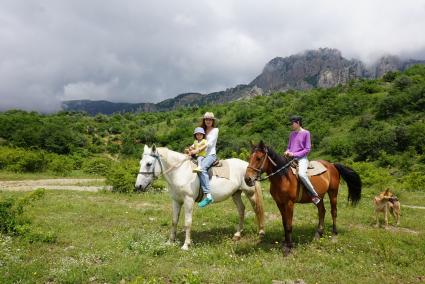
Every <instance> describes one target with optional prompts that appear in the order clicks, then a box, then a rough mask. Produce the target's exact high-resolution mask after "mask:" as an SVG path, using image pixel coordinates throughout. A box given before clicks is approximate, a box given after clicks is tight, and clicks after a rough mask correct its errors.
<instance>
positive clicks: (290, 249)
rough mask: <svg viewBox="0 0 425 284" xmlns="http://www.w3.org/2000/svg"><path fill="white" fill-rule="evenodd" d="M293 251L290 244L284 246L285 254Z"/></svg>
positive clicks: (287, 254)
mask: <svg viewBox="0 0 425 284" xmlns="http://www.w3.org/2000/svg"><path fill="white" fill-rule="evenodd" d="M291 252H292V248H291V247H288V246H284V247H283V256H285V257H286V256H289V255H290V254H291Z"/></svg>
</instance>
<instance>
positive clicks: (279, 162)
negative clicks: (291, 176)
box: [257, 141, 290, 176]
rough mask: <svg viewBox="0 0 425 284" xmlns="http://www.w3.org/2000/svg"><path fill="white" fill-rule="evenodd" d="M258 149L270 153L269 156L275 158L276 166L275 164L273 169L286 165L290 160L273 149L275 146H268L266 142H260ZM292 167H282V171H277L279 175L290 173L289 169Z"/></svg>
mask: <svg viewBox="0 0 425 284" xmlns="http://www.w3.org/2000/svg"><path fill="white" fill-rule="evenodd" d="M257 148H258V149H260V150H262V151H264V152H266V151H267V153H268V154H269V157H270V158H271V159H272V160H273V162H275V163H276V166H273V171H277V170H278V169H280V168H282V167H283V166H285V165H286V164H287V163H288V162H289V161H290V160H289V159H288V158H286V157H285V156H281V155H279V154H277V153H276V152H275V150H273V148H271V147H269V146H266V145H265V144H264V142H262V141H261V142H260V144H259V145H258V146H257ZM289 168H290V167H286V168H284V169H282V170H281V171H280V172H278V173H277V175H278V176H283V175H285V176H286V175H287V174H288V170H289Z"/></svg>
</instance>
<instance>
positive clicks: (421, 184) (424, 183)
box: [402, 171, 425, 191]
mask: <svg viewBox="0 0 425 284" xmlns="http://www.w3.org/2000/svg"><path fill="white" fill-rule="evenodd" d="M402 184H403V187H404V188H405V189H406V190H408V191H425V176H424V174H423V171H413V172H411V173H409V174H408V175H406V176H404V177H403V178H402Z"/></svg>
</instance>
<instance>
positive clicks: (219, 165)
mask: <svg viewBox="0 0 425 284" xmlns="http://www.w3.org/2000/svg"><path fill="white" fill-rule="evenodd" d="M191 166H192V169H195V168H196V167H197V166H198V164H197V161H196V160H191ZM208 176H209V177H210V180H211V179H212V177H213V176H216V177H220V178H226V179H230V168H229V164H228V162H227V161H226V160H216V161H215V162H214V163H213V164H212V166H211V167H210V168H209V169H208Z"/></svg>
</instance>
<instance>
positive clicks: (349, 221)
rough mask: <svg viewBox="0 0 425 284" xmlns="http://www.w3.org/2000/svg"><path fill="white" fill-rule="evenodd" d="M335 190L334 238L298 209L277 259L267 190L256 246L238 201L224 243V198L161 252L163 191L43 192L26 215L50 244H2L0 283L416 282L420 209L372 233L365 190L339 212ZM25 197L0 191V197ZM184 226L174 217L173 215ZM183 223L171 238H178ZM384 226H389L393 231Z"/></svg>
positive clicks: (424, 248) (423, 249)
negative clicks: (288, 242) (238, 233)
mask: <svg viewBox="0 0 425 284" xmlns="http://www.w3.org/2000/svg"><path fill="white" fill-rule="evenodd" d="M346 192H347V190H346V188H345V186H343V187H342V189H341V191H340V196H339V198H338V199H339V200H338V201H339V204H338V205H339V206H338V228H339V235H338V238H337V241H336V242H333V241H332V240H331V238H330V233H331V218H330V209H329V204H328V200H326V199H325V203H326V206H327V215H326V219H325V221H326V231H325V235H324V237H323V238H322V239H321V240H319V241H314V240H313V235H314V231H315V227H316V224H317V211H316V210H315V208H314V206H313V205H312V204H306V205H296V207H295V214H294V228H293V239H294V241H295V242H296V248H295V250H294V252H293V254H291V255H290V256H288V257H283V254H282V251H281V245H280V244H279V243H280V241H281V239H282V237H283V231H282V225H281V220H280V215H279V213H278V210H277V207H276V206H275V204H274V201H273V200H272V198H271V196H270V194H269V193H268V192H267V190H266V191H265V192H264V198H265V207H266V237H265V239H264V240H263V241H262V242H259V240H258V238H257V235H256V234H257V229H256V225H255V221H254V214H253V212H252V209H251V208H250V207H249V205H248V202H247V200H246V199H244V202H245V204H246V207H247V218H246V227H245V231H244V235H243V238H242V240H241V241H239V242H234V241H232V239H231V238H232V236H233V233H234V231H235V226H236V223H237V219H238V218H237V213H236V209H235V207H234V205H233V202H232V201H231V200H227V201H225V202H222V203H217V204H213V205H211V206H210V207H207V208H205V209H202V210H201V209H199V208H195V210H194V216H193V226H192V238H193V246H192V247H191V249H190V251H188V252H185V251H181V250H180V246H167V245H165V242H166V240H167V237H168V234H169V229H170V225H171V203H170V198H169V196H168V194H167V193H153V192H150V193H145V194H133V195H123V194H114V193H110V192H99V193H91V192H69V191H47V192H46V195H45V197H44V199H42V200H40V201H38V202H37V203H36V205H35V206H34V207H32V208H28V211H27V213H26V216H27V217H28V218H30V219H31V220H32V228H33V230H35V231H38V232H41V233H50V234H55V235H56V237H57V239H56V242H54V243H44V242H37V241H36V242H29V241H28V240H26V239H24V238H20V237H13V238H12V237H8V236H4V235H3V236H1V237H0V283H18V282H19V283H46V282H48V283H87V282H92V283H118V282H120V281H122V280H125V282H126V283H128V282H133V283H271V281H272V280H281V281H283V280H296V279H303V280H304V281H305V282H306V283H377V282H381V283H401V282H402V283H416V282H420V281H421V279H422V281H423V280H424V277H425V219H424V218H423V214H424V213H425V211H424V210H422V209H410V208H406V207H402V216H401V226H400V227H399V228H396V227H392V226H391V227H390V228H389V229H388V230H385V229H384V228H374V227H373V224H374V215H373V209H372V205H371V197H372V196H373V195H374V194H375V193H374V192H372V191H371V190H365V191H364V199H363V200H362V201H361V203H360V205H359V206H358V207H356V208H352V207H350V206H348V205H347V204H346V196H347V195H346ZM21 194H23V193H17V192H0V198H3V197H7V196H19V195H21ZM400 200H401V202H402V204H409V205H417V206H424V204H425V193H423V192H412V193H407V192H403V193H402V194H400ZM181 218H182V216H181ZM182 221H183V220H182V219H181V220H180V223H179V230H178V232H179V233H178V239H179V241H180V245H181V244H182V241H183V238H184V234H183V226H182ZM393 223H394V222H393V219H390V224H393Z"/></svg>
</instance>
